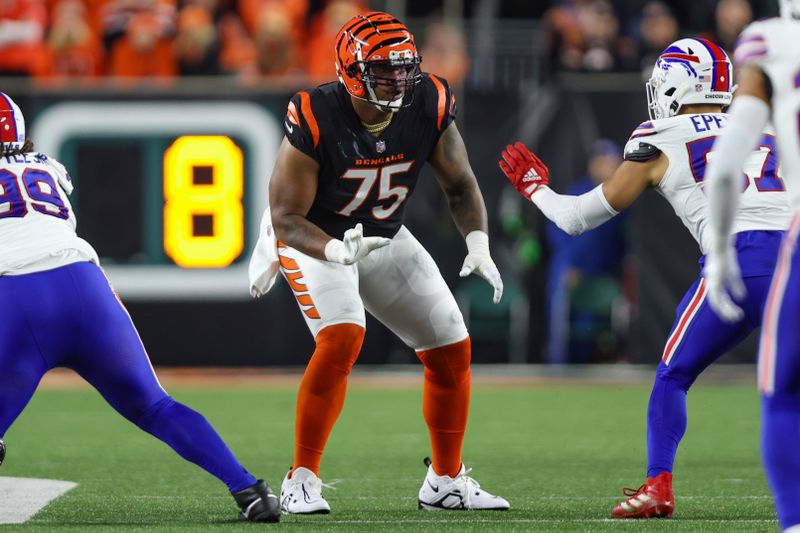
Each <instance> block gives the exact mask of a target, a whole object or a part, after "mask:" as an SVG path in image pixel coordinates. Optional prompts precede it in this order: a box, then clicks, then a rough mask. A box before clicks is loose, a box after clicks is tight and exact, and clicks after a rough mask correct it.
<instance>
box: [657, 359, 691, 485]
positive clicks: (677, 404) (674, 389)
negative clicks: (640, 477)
mask: <svg viewBox="0 0 800 533" xmlns="http://www.w3.org/2000/svg"><path fill="white" fill-rule="evenodd" d="M690 385H691V383H688V384H685V383H683V382H682V381H681V380H676V379H674V377H670V376H666V375H664V374H662V373H661V372H658V373H657V374H656V381H655V384H654V385H653V392H652V393H651V394H650V403H649V405H648V407H647V477H656V476H657V475H658V474H660V473H661V472H672V467H673V464H674V463H675V453H676V452H677V451H678V444H680V442H681V439H682V438H683V434H684V433H686V424H687V418H686V391H687V390H688V388H689V386H690Z"/></svg>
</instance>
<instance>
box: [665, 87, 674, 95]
mask: <svg viewBox="0 0 800 533" xmlns="http://www.w3.org/2000/svg"><path fill="white" fill-rule="evenodd" d="M664 94H665V95H666V96H672V95H673V94H675V87H670V88H669V89H667V90H666V91H664Z"/></svg>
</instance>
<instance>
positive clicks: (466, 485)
mask: <svg viewBox="0 0 800 533" xmlns="http://www.w3.org/2000/svg"><path fill="white" fill-rule="evenodd" d="M470 472H472V469H471V468H465V469H464V472H462V473H460V474H458V475H457V476H456V477H454V478H453V484H454V485H456V484H457V487H458V488H459V490H460V491H461V493H462V498H463V500H462V501H463V502H464V506H465V507H466V508H468V509H469V508H470V507H471V502H472V494H473V492H475V491H477V490H478V489H479V488H480V487H481V485H480V483H478V482H477V481H475V480H474V479H473V478H471V477H469V476H468V475H467V474H469V473H470ZM472 485H474V487H473V486H472Z"/></svg>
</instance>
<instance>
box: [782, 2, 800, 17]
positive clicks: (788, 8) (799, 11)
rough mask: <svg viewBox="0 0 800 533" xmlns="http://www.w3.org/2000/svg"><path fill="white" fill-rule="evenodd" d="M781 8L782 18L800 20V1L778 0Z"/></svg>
mask: <svg viewBox="0 0 800 533" xmlns="http://www.w3.org/2000/svg"><path fill="white" fill-rule="evenodd" d="M778 4H779V5H780V8H781V17H783V18H785V19H800V0H778Z"/></svg>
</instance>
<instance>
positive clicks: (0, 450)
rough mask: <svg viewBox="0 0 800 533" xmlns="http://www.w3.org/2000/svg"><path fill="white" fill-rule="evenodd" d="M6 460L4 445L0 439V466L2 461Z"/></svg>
mask: <svg viewBox="0 0 800 533" xmlns="http://www.w3.org/2000/svg"><path fill="white" fill-rule="evenodd" d="M5 458H6V443H5V442H3V439H0V465H1V464H3V459H5Z"/></svg>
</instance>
